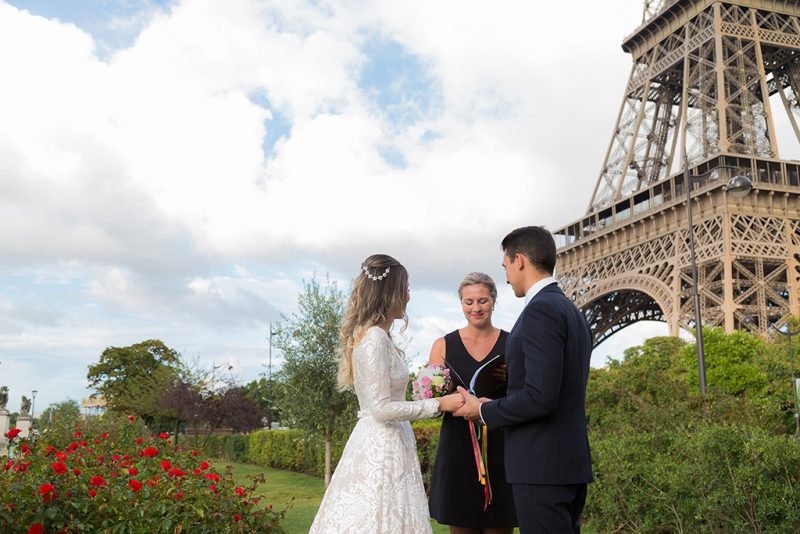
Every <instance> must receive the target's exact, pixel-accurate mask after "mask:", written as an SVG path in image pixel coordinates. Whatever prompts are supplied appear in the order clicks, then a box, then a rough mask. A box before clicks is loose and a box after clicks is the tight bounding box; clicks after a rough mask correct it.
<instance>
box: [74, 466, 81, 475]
mask: <svg viewBox="0 0 800 534" xmlns="http://www.w3.org/2000/svg"><path fill="white" fill-rule="evenodd" d="M72 474H73V475H75V476H78V475H80V474H81V470H80V469H78V468H77V467H76V468H75V469H73V470H72Z"/></svg>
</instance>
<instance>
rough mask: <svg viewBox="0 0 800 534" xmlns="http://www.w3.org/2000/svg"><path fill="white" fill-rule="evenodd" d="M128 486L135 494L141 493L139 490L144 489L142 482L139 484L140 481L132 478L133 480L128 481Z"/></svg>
mask: <svg viewBox="0 0 800 534" xmlns="http://www.w3.org/2000/svg"><path fill="white" fill-rule="evenodd" d="M128 485H129V486H130V487H131V489H132V490H133V491H134V492H136V491H139V490H141V489H142V483H141V482H139V481H138V480H136V479H135V478H132V479H130V480H129V481H128Z"/></svg>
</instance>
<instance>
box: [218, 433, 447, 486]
mask: <svg viewBox="0 0 800 534" xmlns="http://www.w3.org/2000/svg"><path fill="white" fill-rule="evenodd" d="M440 425H441V421H440V420H438V419H436V420H426V421H417V422H415V423H413V425H412V428H413V429H414V434H415V436H416V438H417V454H418V455H419V461H420V466H421V467H422V474H423V479H424V481H425V487H426V489H427V488H428V486H429V483H430V476H431V470H432V469H433V462H434V459H435V458H436V447H437V446H438V444H439V427H440ZM346 443H347V437H346V436H343V437H337V438H334V442H333V445H332V447H331V455H332V458H331V465H332V468H333V469H335V468H336V464H337V463H338V462H339V458H341V456H342V452H343V450H344V446H345V444H346ZM204 452H205V454H206V455H208V456H210V457H214V458H222V459H224V460H230V461H233V462H243V463H250V464H255V465H261V466H264V467H273V468H276V469H286V470H289V471H295V472H297V473H306V474H309V475H316V476H322V475H323V474H324V470H325V448H324V446H323V442H322V440H321V439H319V438H317V437H312V436H309V435H308V434H306V433H305V432H303V431H302V430H258V431H256V432H253V433H251V434H248V435H243V434H231V435H228V436H211V437H210V438H209V440H208V443H207V444H206V446H205V447H204Z"/></svg>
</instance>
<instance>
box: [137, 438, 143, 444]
mask: <svg viewBox="0 0 800 534" xmlns="http://www.w3.org/2000/svg"><path fill="white" fill-rule="evenodd" d="M143 441H144V438H136V444H137V445H141V444H142V442H143Z"/></svg>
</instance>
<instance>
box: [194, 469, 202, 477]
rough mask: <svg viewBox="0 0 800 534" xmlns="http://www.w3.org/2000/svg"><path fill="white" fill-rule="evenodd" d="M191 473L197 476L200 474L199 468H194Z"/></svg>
mask: <svg viewBox="0 0 800 534" xmlns="http://www.w3.org/2000/svg"><path fill="white" fill-rule="evenodd" d="M192 473H194V474H195V475H199V474H200V473H202V471H201V470H200V468H199V467H195V468H194V469H193V470H192Z"/></svg>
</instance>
